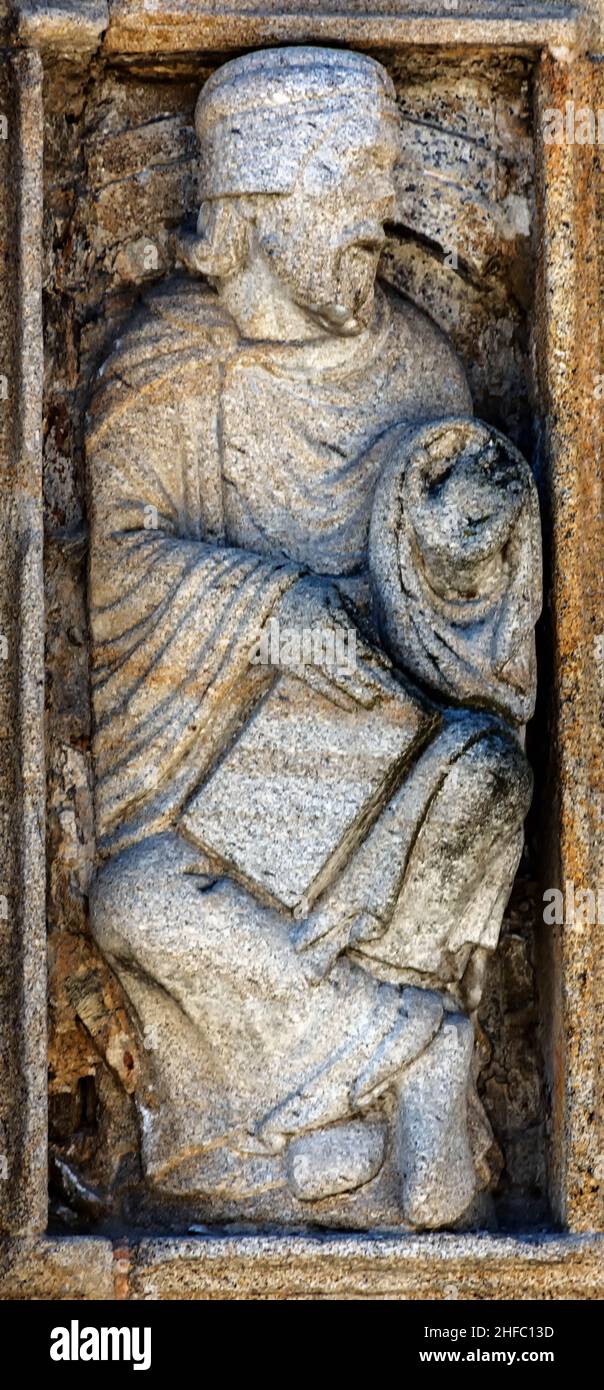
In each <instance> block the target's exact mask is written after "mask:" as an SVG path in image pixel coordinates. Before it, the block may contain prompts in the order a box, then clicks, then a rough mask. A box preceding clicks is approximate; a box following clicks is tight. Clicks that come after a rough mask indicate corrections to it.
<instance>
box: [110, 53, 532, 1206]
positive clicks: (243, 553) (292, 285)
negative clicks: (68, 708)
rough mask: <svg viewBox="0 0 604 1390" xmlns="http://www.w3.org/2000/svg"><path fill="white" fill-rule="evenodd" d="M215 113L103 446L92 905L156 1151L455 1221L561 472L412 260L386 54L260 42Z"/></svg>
mask: <svg viewBox="0 0 604 1390" xmlns="http://www.w3.org/2000/svg"><path fill="white" fill-rule="evenodd" d="M235 121H236V125H235ZM196 126H197V132H198V136H199V139H200V144H201V155H202V171H203V178H202V205H201V210H200V213H199V218H198V225H197V233H196V234H195V235H192V234H190V233H188V234H186V235H185V236H184V237H183V239H182V240H181V243H180V255H181V259H182V262H183V264H184V265H185V267H186V268H187V269H188V271H189V276H190V278H189V279H187V278H184V277H183V278H180V279H177V280H175V281H168V282H166V283H165V285H163V286H162V287H161V289H160V290H159V292H153V293H152V294H151V295H150V296H149V297H148V299H147V301H146V303H145V304H144V306H143V308H142V311H141V313H140V314H139V316H138V318H136V319H135V320H134V321H133V322H132V323H131V324H128V325H127V326H126V328H125V330H124V332H123V333H122V336H121V338H120V339H119V340H118V342H117V343H116V344H115V347H114V352H113V354H112V356H111V357H110V358H109V359H108V361H107V362H106V363H105V364H104V366H103V367H102V368H101V371H100V373H99V381H98V386H97V390H96V392H95V396H94V400H93V402H92V405H91V413H90V421H89V428H88V446H87V447H88V469H89V486H90V503H91V521H92V530H91V552H90V600H91V624H92V637H93V682H92V683H93V702H94V710H95V720H96V732H95V741H94V770H95V778H96V789H95V795H96V819H97V835H98V842H99V849H100V856H101V863H100V866H99V870H98V873H97V877H96V881H95V883H94V885H93V890H92V897H91V909H92V925H93V930H94V932H95V935H96V939H97V942H98V943H99V945H100V946H101V948H102V950H103V951H104V953H105V955H106V958H107V960H108V961H109V963H110V965H111V966H112V968H113V969H114V970H115V972H116V973H117V975H118V977H119V980H120V983H121V985H122V988H123V989H124V991H125V993H126V996H127V997H128V998H129V999H130V1002H131V1004H132V1005H133V1006H134V1009H135V1012H136V1017H137V1019H138V1020H139V1024H140V1031H141V1042H142V1048H143V1051H144V1054H145V1055H146V1059H147V1067H148V1076H149V1080H148V1085H147V1089H146V1091H145V1092H139V1093H138V1098H137V1099H138V1106H139V1114H140V1120H141V1125H142V1152H143V1161H144V1165H145V1171H146V1175H147V1178H148V1180H149V1182H152V1183H153V1184H154V1185H156V1186H157V1187H158V1188H159V1189H160V1190H163V1191H165V1192H167V1193H172V1194H174V1195H179V1196H189V1197H191V1196H195V1197H196V1199H197V1200H198V1202H199V1204H200V1207H199V1209H200V1211H201V1212H203V1213H205V1214H206V1215H208V1216H211V1217H212V1218H216V1217H220V1216H222V1217H225V1216H232V1215H234V1214H236V1213H237V1212H238V1213H239V1214H240V1215H241V1216H243V1217H248V1218H250V1219H252V1220H265V1219H271V1220H281V1221H285V1222H288V1221H290V1222H291V1221H295V1220H296V1219H299V1215H301V1214H302V1212H304V1213H305V1218H306V1219H307V1217H308V1213H309V1209H310V1208H312V1219H314V1220H319V1221H322V1222H323V1223H326V1224H330V1223H334V1224H342V1222H348V1223H349V1224H350V1222H353V1223H354V1222H356V1223H357V1224H360V1225H364V1226H370V1227H371V1226H376V1225H378V1226H379V1225H384V1224H385V1223H386V1224H387V1223H388V1222H394V1223H395V1224H396V1223H398V1224H401V1223H402V1224H408V1225H414V1226H418V1227H440V1226H443V1225H444V1226H447V1225H449V1226H450V1225H452V1224H455V1223H456V1222H457V1221H458V1220H459V1219H460V1218H462V1217H463V1215H464V1213H465V1212H466V1211H467V1210H468V1209H469V1208H470V1206H471V1204H472V1202H473V1200H474V1198H475V1196H476V1194H477V1193H478V1192H479V1191H480V1189H481V1188H482V1187H484V1185H485V1183H486V1182H488V1176H489V1175H488V1167H487V1168H486V1169H485V1163H484V1155H485V1152H486V1148H488V1126H487V1125H486V1120H485V1117H484V1114H482V1112H481V1110H480V1105H479V1102H478V1100H477V1097H476V1093H475V1086H474V1071H473V1031H472V1023H471V1021H470V1020H469V1018H467V1017H466V1016H465V1014H462V1015H461V1016H460V1015H459V1014H458V1013H457V1012H456V1011H458V1010H459V1009H462V1010H473V1009H475V1007H476V1003H477V1000H478V998H479V994H480V984H479V982H480V979H481V977H482V973H483V972H482V961H483V958H484V955H485V953H486V952H488V951H492V950H493V949H494V948H495V946H496V944H497V939H498V933H499V928H500V924H501V917H502V913H503V910H504V908H505V904H506V901H507V898H508V895H509V892H510V888H511V884H512V880H513V876H514V872H515V869H516V867H517V863H518V859H519V855H520V851H521V846H522V823H523V819H524V816H525V814H526V811H527V808H528V804H529V800H530V792H531V779H530V773H529V770H528V766H527V764H526V760H525V758H524V754H523V752H522V750H521V745H520V741H519V737H518V734H519V727H520V726H521V725H522V724H523V722H524V721H525V720H526V718H527V717H528V715H529V714H530V712H531V709H532V702H533V698H534V682H535V670H534V658H533V645H532V643H533V635H532V634H533V625H534V622H535V619H536V616H537V614H538V610H539V601H540V568H539V530H538V514H537V509H536V503H535V494H534V488H533V486H532V482H531V479H530V473H529V471H528V467H527V465H526V464H525V463H524V461H523V459H522V458H521V457H520V455H519V454H518V453H517V451H515V450H513V449H512V447H511V446H510V445H508V444H507V442H506V441H505V440H504V439H503V438H502V437H501V436H497V435H496V434H495V433H494V432H493V431H491V430H489V429H488V428H486V427H484V426H481V425H479V424H476V423H474V422H473V421H472V420H471V418H469V417H470V416H471V399H470V395H469V391H468V387H467V385H466V382H465V380H464V375H463V372H462V369H461V367H460V364H459V362H458V361H457V359H456V357H455V355H454V353H453V352H452V350H451V349H450V347H449V345H448V344H447V342H446V340H445V339H444V337H443V336H442V335H441V334H440V333H439V332H438V330H436V328H435V327H434V325H433V324H432V323H431V322H430V320H429V319H428V318H427V317H426V316H425V315H423V314H422V313H421V312H419V311H418V310H417V309H416V308H415V307H414V306H413V305H412V304H410V303H409V302H408V301H404V300H401V299H399V298H398V296H396V295H394V294H388V295H385V294H384V292H383V291H382V290H381V289H380V288H377V287H376V271H377V265H378V260H379V256H380V252H381V249H382V247H383V244H384V234H383V223H384V221H385V220H386V219H388V218H389V217H391V215H392V212H393V208H394V185H393V179H392V173H393V167H394V164H395V162H396V159H397V153H398V141H397V114H396V107H395V103H394V91H393V88H392V84H391V82H390V79H389V78H388V76H387V74H386V73H385V71H384V69H383V68H381V67H380V66H379V64H376V63H375V62H374V61H373V60H371V59H368V58H365V57H361V56H360V55H358V54H354V53H350V52H345V51H336V50H327V49H311V48H298V49H291V50H288V49H281V50H276V51H260V52H257V53H255V54H251V55H248V56H247V57H246V58H244V59H238V60H236V61H234V62H233V63H231V64H227V65H226V66H225V67H223V68H221V69H219V70H218V72H217V73H216V74H215V75H214V76H213V77H212V78H211V80H210V82H209V83H208V84H207V85H206V87H205V88H204V89H203V91H202V93H201V96H200V98H199V101H198V104H197V110H196ZM285 131H287V136H288V138H287V140H284V139H282V138H281V137H282V136H283V135H284V134H285ZM250 154H252V156H253V157H252V158H250ZM200 275H204V276H206V277H208V278H209V280H210V282H211V284H212V285H213V287H214V288H213V290H208V288H207V287H206V286H205V285H204V284H202V283H200V282H199V279H198V277H199V276H200ZM426 420H429V421H430V422H431V423H430V424H429V425H426V424H425V423H422V422H425V421H426ZM269 636H270V646H269V645H267V642H268V637H269ZM336 638H340V639H341V644H340V647H339V648H338V647H337V644H336ZM418 682H419V684H418ZM443 697H444V698H443ZM477 962H480V963H481V966H480V969H477ZM409 986H411V988H409ZM471 1112H472V1113H473V1115H474V1119H472V1118H471ZM477 1114H478V1116H479V1119H478V1122H477V1121H476V1115H477ZM485 1129H486V1131H487V1140H486V1141H485V1138H484V1134H485ZM378 1133H379V1134H386V1133H387V1134H388V1136H389V1138H388V1141H387V1142H386V1144H385V1146H384V1147H383V1148H382V1145H381V1141H380V1145H379V1146H377V1145H376V1134H378ZM378 1147H379V1161H378ZM382 1157H383V1162H382ZM357 1193H358V1197H357Z"/></svg>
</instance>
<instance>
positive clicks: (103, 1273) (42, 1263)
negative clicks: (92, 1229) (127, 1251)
mask: <svg viewBox="0 0 604 1390" xmlns="http://www.w3.org/2000/svg"><path fill="white" fill-rule="evenodd" d="M114 1270H115V1266H114V1252H113V1249H112V1246H111V1242H110V1241H108V1240H95V1239H90V1238H88V1239H86V1240H70V1239H69V1238H63V1239H61V1240H52V1239H41V1240H38V1241H31V1240H30V1241H25V1240H17V1241H13V1242H11V1244H10V1245H8V1244H5V1245H4V1246H3V1245H1V1244H0V1299H11V1300H12V1299H27V1300H28V1301H29V1300H31V1299H52V1300H54V1299H74V1300H79V1299H93V1300H94V1299H113V1298H115V1297H116V1290H115V1280H114Z"/></svg>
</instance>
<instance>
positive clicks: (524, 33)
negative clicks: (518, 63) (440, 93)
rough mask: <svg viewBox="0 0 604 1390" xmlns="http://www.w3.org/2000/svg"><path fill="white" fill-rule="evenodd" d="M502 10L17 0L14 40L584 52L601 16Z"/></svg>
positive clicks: (564, 9)
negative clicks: (468, 11) (458, 11)
mask: <svg viewBox="0 0 604 1390" xmlns="http://www.w3.org/2000/svg"><path fill="white" fill-rule="evenodd" d="M513 8H514V9H515V13H514V14H511V15H510V14H506V9H507V6H506V4H505V3H503V4H502V5H501V6H500V7H499V6H498V8H497V10H496V11H493V10H491V11H489V12H488V13H486V14H483V15H481V14H476V13H474V14H469V15H454V14H445V15H435V14H430V13H426V14H422V13H421V5H418V12H416V13H406V14H405V13H401V12H400V10H399V7H398V5H397V0H392V9H391V12H390V13H388V14H381V15H378V14H372V13H371V0H368V4H367V10H368V13H367V14H365V15H363V14H360V15H359V12H358V10H357V9H356V6H353V5H352V4H350V0H340V3H339V4H338V5H337V8H334V11H333V12H331V10H330V7H329V3H327V4H326V8H325V11H324V12H323V13H321V11H318V12H317V11H315V10H313V12H312V13H311V14H306V13H304V3H303V0H300V12H296V10H295V9H294V8H293V7H292V5H291V4H288V2H287V0H284V3H283V4H281V0H276V3H275V5H274V8H273V7H272V6H271V4H270V0H267V3H266V7H265V8H264V9H263V10H261V11H260V10H259V11H257V12H256V13H249V12H246V11H245V10H243V9H239V8H238V4H237V0H233V2H232V3H229V0H222V3H220V4H219V5H218V6H217V7H215V6H212V5H210V4H209V3H208V0H201V3H197V4H193V5H190V6H189V8H188V10H187V11H186V12H183V10H182V8H181V7H180V6H179V4H178V3H176V4H174V3H172V4H171V3H170V0H164V3H163V4H158V5H157V7H156V8H154V9H153V11H152V12H151V11H149V10H148V9H146V8H145V5H144V0H13V9H14V19H13V26H14V32H15V36H16V39H17V41H18V42H19V43H22V44H24V45H26V46H30V47H35V48H38V49H39V50H40V51H41V52H43V53H52V52H58V53H62V54H64V55H66V56H82V55H85V54H92V53H94V52H96V51H98V52H101V53H105V54H107V55H115V56H117V55H118V54H119V55H124V56H126V55H130V56H135V55H144V54H146V53H147V54H149V55H152V56H158V55H162V54H163V55H170V56H174V55H175V54H180V55H186V54H187V53H190V54H193V53H197V52H199V51H200V50H203V49H206V50H208V49H209V50H214V51H221V52H228V51H229V50H231V49H239V48H241V47H248V46H249V47H252V46H254V45H258V44H269V43H287V42H293V43H301V42H308V43H312V42H315V43H316V42H323V43H329V42H330V41H338V42H345V43H349V44H351V45H357V46H359V47H365V48H367V47H372V46H373V47H378V48H380V47H381V48H391V49H397V48H403V47H405V46H407V45H411V44H415V45H422V46H426V45H429V46H435V45H443V46H459V45H462V46H466V47H498V48H501V47H508V48H509V47H512V48H524V49H526V48H529V49H533V50H539V49H547V50H549V51H551V52H553V51H556V50H557V51H559V52H561V53H565V54H572V53H575V52H585V51H587V50H588V49H589V48H590V45H592V43H593V45H594V46H595V45H596V40H597V32H598V29H597V21H596V17H595V15H594V13H593V10H592V9H591V5H589V4H588V3H587V2H586V3H585V5H583V4H580V5H575V6H572V5H571V6H567V5H561V6H560V7H559V12H558V13H556V12H555V11H552V6H551V4H549V3H546V2H545V0H534V3H532V4H531V5H530V6H529V5H527V6H526V8H525V9H524V10H523V12H522V13H520V14H519V13H518V10H517V8H516V7H513Z"/></svg>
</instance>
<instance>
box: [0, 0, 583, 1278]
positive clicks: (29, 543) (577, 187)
mask: <svg viewBox="0 0 604 1390" xmlns="http://www.w3.org/2000/svg"><path fill="white" fill-rule="evenodd" d="M335 8H336V9H337V11H338V13H337V14H335V13H334V14H330V13H329V11H330V0H326V3H325V4H324V7H323V11H322V13H316V12H315V13H314V14H313V16H312V17H309V16H306V15H304V13H303V9H304V6H303V4H301V5H300V8H299V10H298V11H296V7H295V0H282V2H281V0H275V2H274V5H273V6H271V13H270V14H269V15H266V14H265V15H262V16H260V15H252V14H249V13H247V14H246V13H244V12H240V13H238V12H237V0H232V4H231V0H223V3H222V6H221V9H220V13H218V14H216V13H214V14H213V15H212V16H210V15H209V14H207V13H206V12H204V10H205V7H204V5H203V3H188V4H187V5H186V6H184V5H183V3H182V0H172V3H170V0H165V2H164V4H163V5H162V6H158V7H157V8H156V9H154V11H153V13H152V14H151V15H149V13H147V14H144V13H143V9H144V7H143V4H142V0H114V3H113V5H111V6H110V7H109V9H110V13H109V12H108V7H107V5H106V4H105V3H104V0H87V3H78V0H52V3H49V2H48V0H46V3H45V4H43V5H40V4H39V3H38V4H35V5H34V4H33V2H32V0H21V3H20V4H17V3H15V4H13V5H10V4H8V5H6V4H4V5H0V39H1V41H2V42H3V43H4V45H5V48H4V57H5V62H4V66H3V75H2V79H1V80H2V84H3V89H4V90H3V95H2V100H3V102H4V103H5V106H6V107H7V109H8V138H7V140H5V141H4V142H0V163H2V162H3V165H4V167H3V169H2V173H3V175H4V177H3V181H2V187H3V192H2V194H0V226H1V227H2V233H3V237H4V239H5V242H6V246H7V248H8V259H5V266H4V274H3V277H2V282H1V284H0V323H2V325H3V328H4V331H5V335H6V336H5V342H6V343H7V344H8V348H7V349H5V350H6V351H7V357H8V363H7V366H5V367H3V368H2V372H3V376H2V381H7V382H8V389H7V391H6V392H4V393H3V394H2V399H1V400H0V478H1V487H0V531H1V532H2V538H3V553H2V557H1V558H0V636H1V637H3V638H4V639H5V640H4V643H3V648H2V654H3V660H2V661H1V662H0V812H1V813H2V815H3V816H4V823H3V828H2V846H1V850H0V854H1V861H0V875H1V879H0V956H1V959H2V961H3V963H4V974H3V976H2V981H1V983H0V1057H1V1059H2V1064H3V1077H2V1087H1V1090H2V1094H1V1097H0V1231H2V1232H3V1235H2V1239H1V1240H0V1296H2V1297H4V1298H30V1299H31V1298H36V1299H45V1298H57V1297H60V1298H78V1299H79V1298H94V1299H104V1298H116V1297H117V1298H134V1299H139V1298H201V1299H206V1298H257V1297H265V1298H288V1297H290V1298H298V1297H306V1298H307V1297H316V1298H322V1297H334V1296H335V1297H340V1298H346V1297H348V1298H355V1297H388V1298H401V1299H414V1298H443V1297H445V1298H446V1297H451V1298H478V1297H479V1298H516V1297H523V1298H543V1297H550V1298H556V1299H566V1298H573V1297H576V1298H589V1297H598V1296H600V1297H601V1288H602V1278H603V1274H604V1234H602V1233H604V1219H603V1218H604V1201H603V1196H604V1095H603V1089H602V1076H601V1073H599V1071H598V1059H599V1056H601V1055H602V1053H603V1052H604V1036H603V1034H604V940H603V935H604V928H602V927H601V926H600V927H598V926H595V927H593V928H590V927H584V926H581V925H580V924H568V925H566V926H565V927H563V928H558V929H555V930H554V929H548V930H547V931H546V930H544V931H543V933H542V940H541V942H540V944H539V959H540V977H541V981H542V986H543V991H542V993H543V1016H544V1018H545V1019H546V1020H547V1028H546V1030H545V1037H546V1071H547V1079H548V1088H549V1093H550V1097H551V1133H550V1139H549V1146H548V1147H549V1154H550V1173H549V1187H550V1200H551V1207H552V1211H553V1214H554V1220H555V1223H556V1227H557V1229H558V1234H554V1233H553V1232H552V1233H551V1234H546V1235H543V1236H539V1237H535V1236H531V1237H529V1236H514V1237H512V1236H510V1237H498V1236H491V1235H440V1236H417V1237H416V1236H400V1237H396V1238H395V1237H384V1238H380V1239H375V1238H368V1237H367V1236H365V1235H359V1236H355V1235H342V1236H339V1235H336V1234H334V1235H332V1236H329V1237H320V1236H310V1235H309V1236H288V1235H283V1236H261V1235H258V1236H245V1237H236V1236H229V1235H225V1236H223V1237H220V1236H219V1237H211V1238H208V1237H203V1236H199V1237H195V1238H193V1237H187V1238H182V1239H181V1238H171V1237H157V1238H148V1239H145V1240H142V1241H140V1240H133V1241H129V1240H128V1239H127V1238H126V1237H124V1238H122V1239H121V1240H120V1241H118V1242H117V1243H112V1242H111V1241H109V1240H107V1239H104V1238H96V1237H88V1236H81V1237H67V1238H57V1237H50V1236H48V1235H46V1234H45V1232H46V1227H47V1195H46V1194H47V1181H46V1170H47V1133H46V1067H47V1054H46V1021H45V1008H46V995H45V990H46V963H45V956H46V946H45V911H44V908H45V862H44V801H45V778H44V702H43V688H44V651H43V643H44V593H43V575H42V547H43V524H42V490H41V473H42V449H41V438H42V437H41V424H42V377H43V345H42V311H41V293H42V289H41V247H42V212H43V207H42V197H43V194H42V152H43V117H44V109H43V98H42V73H43V61H44V60H45V58H46V57H47V56H48V55H52V53H53V52H55V53H56V52H62V53H73V52H74V51H78V50H79V51H94V50H95V49H99V50H100V51H103V50H104V51H106V52H107V53H113V54H116V53H136V52H141V51H145V52H147V53H149V52H157V53H161V52H162V51H163V52H174V51H175V50H177V51H194V52H196V53H198V52H199V53H201V52H203V50H206V51H210V52H212V53H218V52H220V53H221V54H224V55H225V56H226V55H227V54H228V52H229V51H230V50H233V49H235V50H240V49H242V48H245V47H257V46H262V45H268V44H271V43H276V42H288V41H289V42H292V41H293V42H300V41H306V42H323V43H330V42H337V43H347V44H350V45H351V46H355V47H358V48H361V49H363V48H364V49H375V50H379V51H381V52H382V53H387V52H388V50H390V51H393V52H394V51H396V50H400V49H401V48H405V47H408V46H412V45H430V46H431V47H436V46H438V47H441V46H442V47H449V48H451V49H462V48H463V49H466V50H467V49H472V48H475V49H481V50H484V49H489V48H495V49H505V50H507V51H521V52H523V53H529V54H530V55H531V56H532V57H533V58H534V62H535V70H536V71H535V77H536V81H535V94H536V98H535V111H534V141H535V158H536V194H537V216H538V237H537V267H536V268H537V297H536V315H535V323H534V325H533V351H534V362H535V379H536V384H537V393H538V413H539V416H540V420H541V424H542V449H543V459H544V464H545V467H544V475H545V477H546V480H547V481H546V517H545V529H546V536H547V537H548V538H549V540H548V549H549V553H548V555H547V556H546V561H547V564H546V576H547V577H546V596H547V603H548V612H549V621H548V630H549V634H550V638H551V671H552V681H551V691H550V697H549V698H550V706H551V708H550V715H551V726H552V729H553V734H554V737H553V739H552V746H551V753H550V766H549V774H548V776H549V787H550V789H551V795H549V797H548V800H547V806H546V808H545V809H546V815H545V816H544V827H545V830H544V843H545V844H546V846H547V853H548V857H549V862H548V864H547V866H546V868H545V870H544V874H545V877H546V879H547V883H548V884H549V885H550V886H553V885H556V884H557V885H558V886H560V887H564V884H565V881H566V880H567V879H571V880H572V881H573V882H574V884H575V886H576V887H577V888H578V887H581V886H583V887H586V888H588V887H592V888H593V887H594V886H596V885H598V884H599V883H600V884H604V848H603V847H604V823H603V822H604V785H603V768H604V763H603V759H602V727H601V720H600V719H599V718H598V713H599V712H600V713H601V707H602V699H603V695H604V687H603V682H602V641H603V640H604V639H603V638H602V633H603V630H604V600H603V592H602V586H603V580H602V568H603V567H602V555H603V553H604V547H603V544H602V541H603V535H602V527H603V523H602V418H601V405H600V403H599V400H598V393H597V392H596V391H595V390H594V385H595V381H596V378H597V377H598V376H599V375H600V374H601V373H602V372H603V370H604V363H603V362H602V356H601V340H600V294H601V278H602V274H603V273H604V266H599V265H598V253H597V235H596V234H597V208H596V200H597V173H598V169H597V155H598V150H597V147H594V146H590V145H562V146H558V145H548V144H546V143H545V142H544V139H543V121H544V112H545V111H546V109H547V107H548V106H552V105H556V106H561V105H562V106H563V105H564V103H565V102H566V101H567V100H573V101H575V102H576V103H577V105H591V106H594V107H597V105H598V99H597V97H598V90H597V76H598V72H597V66H596V65H595V64H594V63H593V61H592V60H590V58H589V56H588V53H589V48H590V44H591V43H592V40H593V37H594V32H593V28H592V27H590V21H589V16H588V15H586V14H584V13H583V12H577V11H570V10H567V9H565V8H564V7H563V6H560V8H559V10H558V11H556V8H555V7H552V5H547V6H546V5H541V4H540V3H534V4H527V5H526V7H525V8H524V9H523V11H522V15H521V17H519V9H518V6H513V7H510V8H511V9H512V10H513V15H514V17H513V18H506V17H505V6H500V7H498V9H497V17H495V16H494V15H492V17H489V16H487V17H485V16H484V14H474V15H473V16H470V17H467V18H464V17H462V16H458V15H456V14H453V13H448V14H447V15H446V16H445V17H444V18H438V17H435V16H434V15H429V14H424V15H422V14H421V11H420V12H418V11H416V12H415V14H413V15H411V14H409V6H408V4H407V3H406V0H393V3H392V6H391V11H392V12H391V13H390V14H389V15H388V16H383V15H381V16H376V17H373V18H372V17H370V16H368V17H362V16H361V15H360V14H359V11H358V10H357V9H356V7H355V6H354V3H353V0H350V4H349V7H347V0H341V2H340V3H338V5H337V7H335ZM468 8H470V9H476V6H468ZM7 11H8V13H6V12H7ZM603 92H604V88H603ZM602 104H604V101H603V103H602ZM4 396H6V399H5V398H4ZM598 1288H599V1289H600V1293H599V1294H598Z"/></svg>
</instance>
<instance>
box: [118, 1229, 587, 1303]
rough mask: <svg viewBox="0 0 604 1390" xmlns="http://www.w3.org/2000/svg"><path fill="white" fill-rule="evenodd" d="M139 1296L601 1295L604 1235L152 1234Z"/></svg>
mask: <svg viewBox="0 0 604 1390" xmlns="http://www.w3.org/2000/svg"><path fill="white" fill-rule="evenodd" d="M131 1265H132V1268H131V1274H130V1282H129V1296H130V1297H131V1298H136V1299H148V1298H150V1299H158V1298H162V1299H168V1298H173V1299H181V1298H200V1299H210V1298H216V1299H250V1298H253V1299H264V1298H270V1299H293V1298H296V1299H298V1298H299V1299H322V1298H325V1299H332V1298H354V1299H376V1298H386V1299H423V1298H427V1299H453V1300H455V1299H466V1298H468V1299H508V1298H510V1299H518V1298H520V1299H567V1298H579V1299H601V1297H602V1291H603V1288H604V1283H603V1277H604V1266H603V1251H602V1239H601V1238H598V1237H591V1238H589V1237H585V1238H581V1237H574V1238H569V1237H566V1238H565V1237H563V1236H542V1237H524V1238H522V1239H512V1238H507V1239H505V1238H497V1237H492V1236H452V1235H440V1236H433V1235H424V1236H422V1237H419V1238H418V1237H409V1236H406V1237H403V1238H398V1239H392V1238H388V1237H379V1238H375V1237H374V1238H372V1237H370V1236H365V1237H363V1236H354V1235H343V1236H325V1235H321V1236H314V1237H313V1236H310V1237H309V1236H299V1235H292V1236H285V1237H281V1238H276V1239H275V1238H274V1237H270V1236H251V1235H240V1236H232V1237H223V1238H220V1237H218V1238H216V1237H213V1236H206V1237H203V1236H198V1237H196V1238H195V1239H192V1238H189V1239H184V1240H182V1239H181V1240H174V1239H163V1240H162V1239H159V1240H148V1241H142V1242H141V1243H140V1245H138V1247H135V1248H134V1249H133V1250H132V1252H131Z"/></svg>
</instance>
